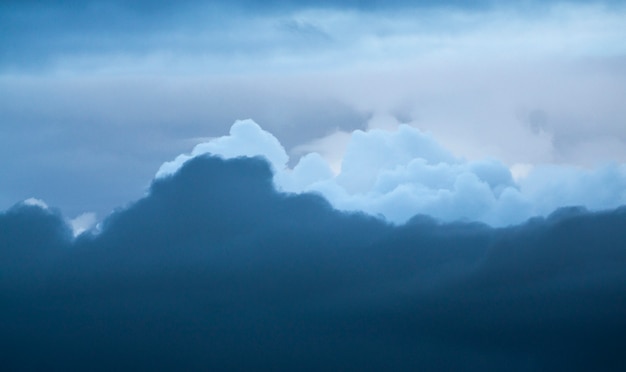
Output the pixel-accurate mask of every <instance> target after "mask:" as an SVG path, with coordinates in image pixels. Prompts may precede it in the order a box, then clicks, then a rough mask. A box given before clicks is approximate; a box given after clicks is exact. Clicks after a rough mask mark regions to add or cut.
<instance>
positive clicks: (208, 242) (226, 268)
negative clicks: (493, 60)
mask: <svg viewBox="0 0 626 372" xmlns="http://www.w3.org/2000/svg"><path fill="white" fill-rule="evenodd" d="M422 139H423V138H422ZM307 159H308V160H306V161H305V162H304V163H303V166H306V167H309V166H311V164H313V165H314V164H315V162H317V160H316V159H319V158H317V157H313V156H311V157H309V158H307ZM309 162H310V163H309ZM307 163H308V165H307ZM424 164H427V163H424ZM424 164H422V165H421V166H424ZM468 167H469V166H468ZM492 167H493V166H492V165H489V166H486V167H483V168H481V167H478V168H476V170H475V172H474V173H472V174H470V175H469V176H468V175H467V174H466V173H464V174H463V175H462V176H459V177H457V178H459V179H458V180H456V181H455V183H457V184H458V188H459V190H463V191H461V192H466V190H470V191H469V192H470V193H475V192H476V191H474V190H473V188H475V187H476V186H475V184H476V183H477V181H476V180H475V178H479V177H483V179H485V181H482V183H483V184H484V186H483V187H484V188H485V189H486V190H487V191H485V192H491V193H494V192H495V191H491V190H492V189H495V187H494V186H490V184H489V182H491V185H497V184H502V183H506V182H509V180H508V178H506V177H504V178H502V175H501V174H499V173H497V172H496V173H491V172H485V169H487V170H491V169H492ZM313 168H315V167H313ZM496 168H497V167H496ZM319 173H320V174H322V173H323V172H321V171H320V172H319ZM273 177H274V176H273V174H272V165H270V164H269V163H268V162H267V161H265V160H263V159H262V158H259V157H257V158H235V159H230V160H224V159H221V158H219V157H210V156H207V155H201V156H197V157H195V158H192V159H189V160H188V161H186V162H185V163H184V164H183V165H182V167H181V168H180V169H179V170H178V171H177V172H176V173H174V174H173V175H171V176H168V177H163V178H160V179H157V180H155V181H154V182H153V184H152V186H151V188H150V191H149V193H148V195H147V196H146V197H144V198H143V199H141V200H138V201H137V202H136V203H134V204H131V205H130V206H128V207H127V208H126V209H123V210H118V211H117V212H116V213H114V214H113V215H111V216H110V217H109V218H107V219H106V220H105V221H104V222H103V223H102V227H101V231H100V232H99V233H98V234H97V235H91V234H82V235H80V236H78V237H77V238H74V239H71V230H70V228H69V226H67V225H66V224H65V222H64V219H63V218H62V217H61V216H59V215H57V214H55V213H54V212H53V211H50V210H48V209H42V208H39V207H36V206H30V205H24V204H20V205H17V206H16V207H14V208H12V209H10V210H9V211H7V212H5V213H1V214H0V242H2V244H0V258H1V259H0V272H1V273H2V275H1V276H0V302H1V303H2V304H3V306H2V307H0V329H1V330H2V332H0V345H1V346H2V348H3V350H4V351H5V352H4V353H2V356H1V359H2V363H3V366H4V367H5V368H7V369H34V370H39V369H46V368H58V369H80V370H85V369H89V370H93V369H96V370H98V369H102V370H111V369H129V368H140V369H155V368H161V369H163V368H166V369H180V368H183V369H207V368H209V369H211V370H253V369H273V370H277V369H278V370H302V369H304V370H308V369H310V370H338V369H345V368H347V369H357V370H367V369H375V370H384V369H388V368H391V369H393V370H400V371H403V370H415V369H416V368H419V369H420V370H441V369H442V368H443V369H449V370H459V369H463V370H485V369H487V370H502V369H508V368H510V366H516V367H518V368H519V369H520V370H529V369H531V370H532V369H540V370H544V369H554V368H565V369H568V370H576V369H583V370H586V369H593V368H595V369H603V370H606V369H622V368H623V367H624V360H623V357H622V352H623V350H622V348H621V345H623V344H624V343H625V342H626V339H625V337H626V336H625V335H626V332H625V331H626V321H625V320H624V317H623V309H624V306H625V305H626V304H625V303H624V300H623V293H624V289H625V283H626V275H625V273H626V269H625V268H626V251H625V250H624V249H623V247H624V245H625V244H626V235H625V233H624V229H623V226H624V224H625V223H626V211H625V210H624V209H623V208H621V209H617V210H613V211H607V212H602V213H591V212H588V211H585V210H583V209H562V210H559V211H558V212H557V213H554V214H552V215H550V216H549V217H547V218H545V219H544V218H536V219H533V220H531V221H529V222H528V223H525V224H522V225H519V226H516V227H512V228H503V229H493V228H490V227H488V226H485V225H481V224H466V223H455V224H441V223H438V222H436V221H435V220H432V219H429V218H427V217H420V218H414V219H412V220H411V221H410V222H409V223H408V224H406V225H403V226H394V225H390V224H387V223H385V222H383V221H382V220H380V219H376V218H372V217H368V216H367V215H365V214H348V213H343V212H339V211H337V210H334V209H333V208H331V206H330V205H329V204H328V203H327V202H326V201H325V199H324V198H322V197H320V196H319V195H315V194H308V193H301V194H293V193H287V194H286V193H281V192H278V191H276V189H275V188H274V185H273V183H274V182H275V180H274V178H273ZM431 182H435V183H436V182H448V181H446V180H441V179H440V178H438V177H433V178H432V179H431ZM506 190H507V189H504V191H502V195H504V194H506V192H507V191H506ZM496 193H497V192H496Z"/></svg>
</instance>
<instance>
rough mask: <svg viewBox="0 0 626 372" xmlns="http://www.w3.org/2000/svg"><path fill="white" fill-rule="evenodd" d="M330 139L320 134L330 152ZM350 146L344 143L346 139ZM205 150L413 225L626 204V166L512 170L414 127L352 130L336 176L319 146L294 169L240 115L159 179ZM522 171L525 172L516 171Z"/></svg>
mask: <svg viewBox="0 0 626 372" xmlns="http://www.w3.org/2000/svg"><path fill="white" fill-rule="evenodd" d="M335 137H336V134H331V135H330V137H329V140H328V141H326V140H316V141H313V142H312V144H311V145H309V146H303V147H300V150H299V151H302V149H309V150H315V147H317V146H319V147H320V148H321V150H322V151H323V152H326V153H329V152H328V145H329V144H332V143H333V141H332V139H334V138H335ZM342 147H343V146H342ZM201 154H213V155H218V156H222V157H224V158H226V159H228V158H235V157H240V156H264V157H266V158H267V159H269V161H270V164H272V168H273V169H274V172H275V175H274V183H275V185H276V187H277V188H278V189H279V190H283V191H287V192H294V193H300V192H317V193H319V194H321V195H323V196H324V197H325V198H326V199H327V200H328V201H329V202H330V203H331V204H332V205H333V206H334V207H335V208H338V209H340V210H344V211H361V212H365V213H368V214H371V215H381V216H384V217H385V218H387V219H388V220H389V221H392V222H394V223H398V224H401V223H405V222H406V221H408V220H409V219H411V218H412V217H413V216H415V215H417V214H424V215H429V216H432V217H434V218H436V219H440V220H443V221H447V222H452V221H457V220H469V221H479V222H483V223H488V224H490V225H492V226H507V225H511V224H518V223H521V222H524V221H526V220H527V219H529V218H531V217H535V216H547V215H548V214H550V213H552V212H553V211H554V210H556V209H558V208H561V207H568V206H572V205H576V206H578V205H580V206H585V207H587V208H589V209H591V210H603V209H611V208H616V207H618V206H620V205H623V204H626V193H625V192H624V190H626V166H625V165H623V164H608V165H605V166H603V167H601V168H596V169H591V170H585V169H583V168H579V167H574V166H559V165H538V166H536V167H530V168H529V167H522V168H524V169H523V172H522V171H520V169H519V168H520V165H515V166H513V167H511V168H509V167H508V166H506V165H505V164H504V163H503V162H501V161H498V160H495V159H488V158H487V159H481V160H473V161H469V160H465V159H463V158H459V157H457V156H455V155H453V154H452V153H451V152H450V151H448V150H447V149H445V148H444V147H442V146H441V145H440V144H439V143H437V141H436V140H435V139H434V138H433V137H432V135H430V134H428V133H424V132H421V131H420V130H418V129H416V128H414V127H412V126H409V125H406V124H401V125H398V126H397V128H396V129H395V130H381V129H371V130H368V131H361V130H356V131H354V132H352V133H351V134H350V137H349V140H348V142H347V145H346V149H345V152H344V154H343V158H342V161H341V169H340V171H339V172H338V173H337V174H335V173H334V172H333V171H332V161H333V160H334V159H332V158H331V161H330V162H329V161H327V160H326V159H325V158H324V157H323V156H321V155H320V154H318V153H317V152H315V151H312V152H310V153H308V154H306V155H304V156H303V157H301V158H300V160H299V162H298V163H297V164H296V165H295V166H294V167H293V169H290V168H289V167H288V166H287V165H288V156H287V154H286V152H285V150H284V149H283V147H282V146H281V145H280V143H279V142H278V140H277V139H276V138H275V137H274V136H272V135H271V134H270V133H268V132H266V131H264V130H263V129H261V128H260V127H259V126H258V125H257V124H256V123H254V122H253V121H252V120H246V121H238V122H236V123H235V124H234V125H233V127H232V129H231V132H230V134H229V135H228V136H225V137H220V138H216V139H213V140H210V141H208V142H206V143H202V144H199V145H197V146H196V147H195V148H194V150H193V151H192V153H191V154H190V155H180V156H179V157H177V158H176V160H174V161H173V162H167V163H165V164H164V165H163V166H162V167H161V168H160V169H159V171H158V172H157V177H163V176H164V175H167V174H172V173H174V172H175V171H176V170H177V169H178V168H179V167H180V166H181V165H182V164H183V163H184V162H185V161H187V160H189V159H191V158H193V157H194V156H198V155H201ZM511 169H514V170H515V173H516V178H514V175H513V173H512V171H511Z"/></svg>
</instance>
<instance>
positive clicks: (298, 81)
mask: <svg viewBox="0 0 626 372" xmlns="http://www.w3.org/2000/svg"><path fill="white" fill-rule="evenodd" d="M625 10H626V9H625V8H624V7H623V5H620V3H619V2H613V1H592V2H587V1H585V2H583V1H548V2H546V1H544V2H538V1H525V2H524V3H523V4H519V3H518V4H516V5H511V4H503V2H491V1H488V2H483V1H480V2H460V1H446V2H433V1H424V2H410V4H409V2H404V1H390V2H380V1H358V2H357V1H348V2H342V1H325V2H322V3H320V2H315V4H314V3H313V2H304V3H303V2H291V1H287V2H285V1H276V2H268V3H267V4H266V3H265V2H264V3H263V5H259V4H256V3H255V4H252V3H251V2H248V1H243V2H241V1H237V2H228V4H225V3H222V2H204V1H183V2H180V3H177V4H176V5H172V4H166V3H164V2H161V1H156V2H143V1H140V2H133V3H132V4H131V3H128V2H121V1H107V2H103V1H98V0H96V1H81V2H76V1H45V2H41V1H5V2H2V4H0V24H1V25H2V27H3V28H2V31H3V32H2V33H0V117H2V123H1V124H0V158H2V159H4V161H3V163H2V169H1V170H2V175H3V177H2V179H0V210H4V209H7V208H8V207H10V206H11V205H12V204H14V203H15V202H16V201H18V200H24V199H26V198H29V197H32V196H35V197H38V198H41V199H43V200H46V202H49V203H50V204H52V205H57V206H59V207H61V208H62V209H63V211H65V213H67V214H68V215H70V216H79V215H81V214H82V213H85V212H95V213H97V214H98V215H99V216H105V215H107V214H108V213H109V212H110V211H111V209H112V208H114V207H115V206H118V205H121V204H123V203H125V202H127V201H129V200H133V199H135V198H137V197H138V196H140V195H141V194H142V193H143V192H144V191H145V188H146V186H147V185H146V183H147V181H148V180H149V179H150V178H151V176H152V175H153V174H154V172H155V170H156V169H157V168H158V166H159V165H160V164H161V163H162V162H163V161H164V160H165V159H172V158H173V157H174V156H176V155H177V154H180V153H181V152H184V151H187V150H188V149H189V148H190V147H192V146H193V145H195V144H197V143H200V142H203V141H204V140H205V139H206V137H207V136H220V135H223V134H225V133H227V131H228V126H229V125H230V124H231V123H232V122H233V121H234V120H236V119H239V118H248V117H252V118H254V119H255V120H257V122H258V123H260V124H261V125H263V127H264V128H266V129H267V130H269V131H270V132H271V133H273V134H274V135H275V136H276V137H277V138H279V139H280V142H281V143H282V144H283V146H284V147H285V150H286V152H287V153H288V154H289V155H291V163H290V165H292V166H293V165H295V162H296V161H297V156H298V155H300V153H302V152H305V153H306V152H308V151H303V150H304V149H307V148H310V147H311V145H312V144H314V145H315V144H316V145H323V146H325V147H324V149H320V148H318V149H315V150H316V151H320V152H323V155H324V156H325V157H328V156H331V157H334V160H331V167H332V168H333V169H336V167H337V165H338V163H337V160H338V158H339V157H340V156H339V155H340V154H341V150H342V146H343V145H344V144H345V141H344V140H345V138H346V136H345V133H349V132H352V131H353V130H355V129H367V128H368V126H371V125H372V123H374V122H377V121H379V120H378V119H377V118H380V117H385V118H392V119H393V120H390V121H388V122H386V123H385V122H383V123H380V122H377V123H375V124H376V125H382V126H383V127H384V126H391V127H394V126H397V125H398V123H397V122H401V123H409V124H411V125H412V126H415V127H418V128H420V129H421V130H423V131H427V132H430V133H432V134H433V136H434V137H435V138H437V140H438V141H439V142H440V143H441V144H442V145H443V146H444V147H445V148H447V149H449V150H450V151H451V152H452V153H453V154H454V155H455V156H457V157H466V158H468V159H471V160H477V159H482V158H485V157H491V158H495V159H498V160H500V161H502V162H503V163H504V164H506V166H507V167H512V166H516V169H518V170H519V169H525V167H527V166H528V165H536V164H542V163H559V164H570V165H573V166H584V167H596V165H597V164H598V163H605V162H607V161H614V162H618V163H624V162H626V146H625V145H624V143H625V142H624V141H625V139H626V126H625V125H623V123H624V122H626V108H625V107H626V106H624V104H623V102H622V101H623V99H622V97H624V96H626V70H625V69H624V66H626V63H624V61H625V59H624V56H625V55H626V54H625V53H626V42H625V39H624V37H623V35H624V34H625V33H626V29H625V27H626V26H625V25H626V12H625ZM315 141H317V142H316V143H314V142H315ZM314 147H315V146H314ZM299 151H300V153H299ZM18 153H19V156H16V155H15V154H18ZM294 155H295V156H294ZM102 178H106V179H108V180H109V182H107V183H106V186H104V185H105V183H103V182H101V180H102ZM41 179H45V180H46V182H45V183H44V182H40V180H41ZM67 179H72V180H73V181H72V182H71V183H69V184H68V182H67ZM94 195H98V197H97V198H96V197H94Z"/></svg>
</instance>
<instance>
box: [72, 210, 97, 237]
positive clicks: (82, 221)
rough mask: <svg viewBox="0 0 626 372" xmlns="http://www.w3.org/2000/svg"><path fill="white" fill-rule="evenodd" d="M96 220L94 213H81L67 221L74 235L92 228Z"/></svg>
mask: <svg viewBox="0 0 626 372" xmlns="http://www.w3.org/2000/svg"><path fill="white" fill-rule="evenodd" d="M97 222H98V220H97V219H96V214H95V213H83V214H81V215H79V216H77V217H76V218H74V219H72V220H70V221H69V225H70V227H71V228H72V233H73V234H74V236H78V235H80V234H82V233H83V232H85V231H87V230H90V229H92V228H93V227H94V226H95V225H96V223H97Z"/></svg>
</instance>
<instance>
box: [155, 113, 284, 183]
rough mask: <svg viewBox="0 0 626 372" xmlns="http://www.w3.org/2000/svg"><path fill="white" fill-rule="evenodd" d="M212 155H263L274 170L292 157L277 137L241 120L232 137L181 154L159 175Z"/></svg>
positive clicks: (207, 143)
mask: <svg viewBox="0 0 626 372" xmlns="http://www.w3.org/2000/svg"><path fill="white" fill-rule="evenodd" d="M209 153H210V154H213V155H219V156H222V157H224V158H234V157H238V156H249V157H252V156H263V157H265V158H266V159H267V160H268V161H269V162H270V164H272V166H273V167H274V170H281V169H283V168H284V167H285V164H287V161H288V160H289V156H288V155H287V153H286V152H285V149H284V148H283V147H282V145H281V144H280V142H278V140H277V139H276V137H274V136H273V135H272V134H270V133H269V132H266V131H264V130H263V129H261V127H260V126H259V125H258V124H257V123H255V122H254V121H252V120H250V119H248V120H238V121H236V122H235V124H233V126H232V127H231V128H230V134H229V135H228V136H224V137H219V138H215V139H213V140H210V141H208V142H203V143H200V144H198V145H196V146H195V147H194V148H193V150H192V151H191V153H190V154H181V155H179V156H178V157H176V159H174V160H173V161H170V162H166V163H163V165H161V167H160V168H159V170H158V171H157V175H156V176H157V177H163V176H166V175H169V174H172V173H174V172H176V170H178V169H179V168H180V167H181V166H182V165H183V164H184V163H185V162H186V161H187V160H189V159H191V158H193V157H195V156H198V155H202V154H209Z"/></svg>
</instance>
